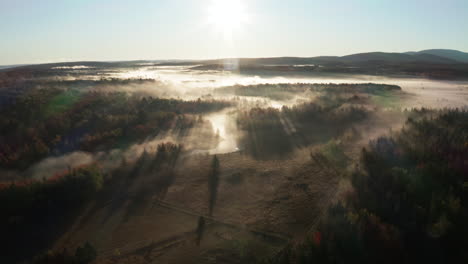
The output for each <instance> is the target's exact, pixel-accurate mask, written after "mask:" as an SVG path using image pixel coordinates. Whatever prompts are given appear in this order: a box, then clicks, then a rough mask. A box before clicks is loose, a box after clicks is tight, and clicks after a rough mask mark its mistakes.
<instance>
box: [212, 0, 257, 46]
mask: <svg viewBox="0 0 468 264" xmlns="http://www.w3.org/2000/svg"><path fill="white" fill-rule="evenodd" d="M248 20H249V16H248V13H247V9H246V6H245V4H244V2H243V1H242V0H212V1H211V3H210V5H209V6H208V8H207V21H208V23H209V24H210V25H213V26H214V27H215V29H216V30H217V31H219V32H221V33H224V34H225V36H229V37H231V36H232V34H233V32H234V31H236V30H239V29H241V27H242V25H243V24H245V23H247V22H248Z"/></svg>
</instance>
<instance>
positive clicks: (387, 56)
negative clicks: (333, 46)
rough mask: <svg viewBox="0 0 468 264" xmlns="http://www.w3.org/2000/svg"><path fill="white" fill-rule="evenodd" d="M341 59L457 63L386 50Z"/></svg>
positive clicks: (432, 56)
mask: <svg viewBox="0 0 468 264" xmlns="http://www.w3.org/2000/svg"><path fill="white" fill-rule="evenodd" d="M341 60H343V61H346V62H355V63H356V62H369V61H380V62H388V63H395V62H398V63H401V62H406V63H407V62H426V63H437V64H451V63H457V61H455V60H453V59H449V58H445V57H440V56H437V55H433V54H425V53H421V54H419V53H418V54H414V55H413V54H406V53H386V52H369V53H358V54H353V55H348V56H344V57H341Z"/></svg>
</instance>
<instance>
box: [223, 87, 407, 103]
mask: <svg viewBox="0 0 468 264" xmlns="http://www.w3.org/2000/svg"><path fill="white" fill-rule="evenodd" d="M398 90H401V87H399V86H397V85H388V84H376V83H362V84H351V83H342V84H335V83H324V84H320V83H313V84H310V83H278V84H255V85H234V86H228V87H222V88H219V89H216V90H215V93H218V94H232V95H237V96H253V97H267V98H270V99H273V100H289V99H292V98H294V97H295V96H296V95H301V94H303V93H307V92H313V93H318V92H325V93H367V94H381V93H383V92H390V91H398Z"/></svg>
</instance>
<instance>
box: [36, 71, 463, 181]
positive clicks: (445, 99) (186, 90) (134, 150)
mask: <svg viewBox="0 0 468 264" xmlns="http://www.w3.org/2000/svg"><path fill="white" fill-rule="evenodd" d="M57 70H61V69H57ZM68 70H77V71H78V70H80V71H81V72H83V79H89V78H90V76H91V75H92V74H93V69H86V68H84V67H79V66H76V67H75V68H70V69H68ZM95 74H96V75H95V76H96V77H99V78H100V77H107V78H121V79H140V78H141V79H155V80H157V81H158V82H155V85H151V84H150V85H147V84H145V85H142V86H141V87H134V86H133V85H131V86H129V87H126V88H125V87H121V88H116V89H125V90H126V91H129V92H131V91H132V89H136V90H139V91H140V92H141V91H142V89H144V91H145V92H147V93H148V94H154V95H155V96H163V97H169V98H170V97H172V98H179V99H184V100H185V99H197V98H213V99H236V100H238V101H239V100H242V101H244V102H251V104H252V106H260V107H273V108H281V107H282V106H283V105H293V104H295V103H296V102H298V101H300V100H302V101H303V100H307V99H308V98H303V97H301V96H298V97H296V98H294V99H292V100H291V99H290V100H287V101H279V100H271V99H269V98H266V97H265V98H262V97H254V98H252V97H243V96H226V95H217V94H216V93H214V91H215V89H217V88H220V87H226V86H233V85H255V84H280V83H369V82H372V83H384V84H393V85H398V86H400V87H401V88H402V90H403V96H402V97H401V98H400V99H401V102H400V104H399V105H400V106H401V108H402V109H403V108H419V107H430V108H446V107H450V108H454V107H459V108H466V107H467V106H468V82H466V81H464V82H463V81H438V80H429V79H422V78H421V79H416V78H390V77H378V76H350V75H348V76H346V75H339V76H331V75H327V76H324V77H313V78H311V77H290V76H287V73H285V75H284V76H274V77H272V76H253V75H241V74H236V73H231V72H223V71H199V70H191V69H190V67H187V66H164V67H162V66H157V67H154V66H146V65H143V66H141V67H140V68H132V69H131V70H129V69H121V70H115V69H113V70H109V71H108V72H107V73H103V72H101V73H95ZM103 75H104V76H103ZM75 76H76V74H75ZM78 76H79V75H78ZM75 79H79V77H78V78H77V77H75ZM162 90H163V91H164V93H161V91H162ZM239 107H240V108H245V107H248V106H246V105H245V104H243V105H241V104H239V105H238V108H239ZM236 111H237V109H236V107H233V108H229V109H225V110H223V111H220V112H218V113H211V114H207V115H205V116H204V118H205V119H206V120H209V121H210V122H211V124H212V127H213V130H214V132H215V133H217V134H218V135H219V144H218V146H217V147H216V148H214V149H208V150H197V151H198V152H197V151H195V152H193V153H209V154H221V153H230V152H236V151H239V146H238V145H237V141H238V138H237V137H238V134H239V133H238V131H237V128H236V123H235V115H236ZM166 139H167V140H171V141H173V142H176V143H177V140H174V139H173V138H170V135H169V137H166V136H165V138H161V137H158V138H157V139H149V140H148V141H147V142H146V143H143V144H136V145H134V146H133V147H130V148H129V149H128V150H127V151H120V150H115V151H111V152H110V153H107V154H106V155H104V153H94V154H90V153H83V152H74V153H68V154H66V155H64V156H61V157H52V158H47V159H45V160H43V161H41V162H39V163H38V164H36V165H34V166H33V167H32V168H31V169H30V170H28V175H32V176H33V177H44V176H45V175H54V174H55V173H59V172H62V171H63V170H64V169H66V168H67V167H75V166H80V165H84V164H87V163H91V162H92V161H96V160H99V162H100V163H101V164H115V163H116V160H119V159H120V160H121V159H122V158H123V157H125V158H126V159H130V160H131V159H135V158H136V157H138V156H139V155H140V154H141V153H142V152H143V151H144V150H145V149H146V150H148V151H150V149H151V148H154V146H155V143H158V142H161V141H162V140H166ZM181 143H182V142H181ZM109 154H110V155H109Z"/></svg>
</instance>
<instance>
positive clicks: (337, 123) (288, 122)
mask: <svg viewBox="0 0 468 264" xmlns="http://www.w3.org/2000/svg"><path fill="white" fill-rule="evenodd" d="M349 100H350V99H348V98H343V97H335V96H323V97H319V98H317V100H315V101H314V102H308V103H302V104H298V105H295V106H292V107H286V106H284V107H283V108H282V109H281V110H279V109H274V108H267V109H265V108H253V109H250V110H247V111H243V112H241V113H240V114H239V115H238V117H237V124H238V127H239V128H240V129H241V130H243V132H244V135H243V137H242V138H241V145H242V147H243V148H244V149H245V150H246V151H247V152H249V153H251V154H252V155H253V156H256V157H266V156H282V155H284V154H287V153H289V152H290V151H292V150H293V149H294V148H296V147H303V146H307V145H310V144H313V143H320V142H326V141H328V140H330V139H332V138H334V137H338V136H340V135H342V134H343V133H344V132H345V131H346V130H347V129H350V128H351V127H352V125H353V124H356V123H357V122H360V121H363V120H365V119H366V118H367V117H368V116H369V112H368V110H366V109H365V108H363V107H361V106H357V105H356V106H355V105H352V104H349Z"/></svg>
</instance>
